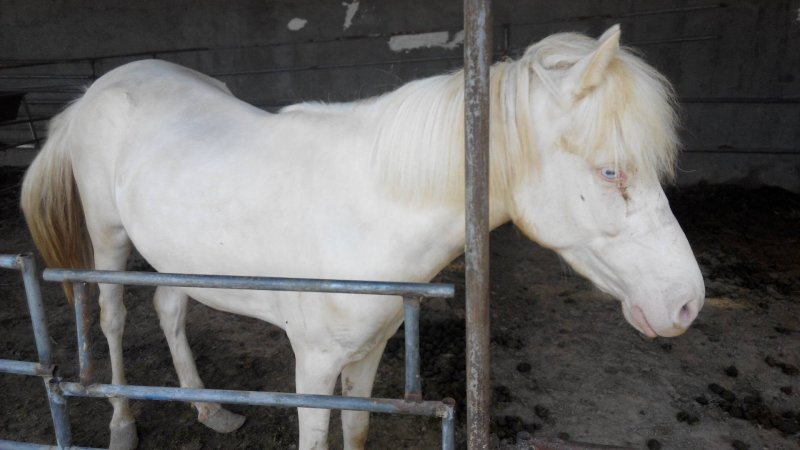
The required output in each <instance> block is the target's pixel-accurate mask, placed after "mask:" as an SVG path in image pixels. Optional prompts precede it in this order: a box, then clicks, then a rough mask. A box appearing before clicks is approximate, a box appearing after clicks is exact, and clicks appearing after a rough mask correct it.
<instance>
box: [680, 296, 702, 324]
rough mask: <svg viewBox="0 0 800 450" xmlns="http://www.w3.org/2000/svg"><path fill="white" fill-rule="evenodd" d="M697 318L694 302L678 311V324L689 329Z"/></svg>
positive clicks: (688, 303)
mask: <svg viewBox="0 0 800 450" xmlns="http://www.w3.org/2000/svg"><path fill="white" fill-rule="evenodd" d="M695 317H697V310H696V308H695V307H694V301H690V302H687V303H686V304H685V305H683V306H682V307H681V310H680V311H678V323H679V324H681V325H683V326H686V327H688V326H689V324H691V323H692V321H693V320H694V318H695Z"/></svg>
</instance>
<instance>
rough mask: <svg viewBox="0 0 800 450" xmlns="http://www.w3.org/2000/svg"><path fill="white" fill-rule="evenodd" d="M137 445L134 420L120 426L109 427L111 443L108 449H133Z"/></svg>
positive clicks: (137, 439)
mask: <svg viewBox="0 0 800 450" xmlns="http://www.w3.org/2000/svg"><path fill="white" fill-rule="evenodd" d="M137 445H139V438H138V436H136V422H130V423H127V424H125V425H123V426H121V427H111V444H109V446H108V450H133V449H135V448H136V446H137Z"/></svg>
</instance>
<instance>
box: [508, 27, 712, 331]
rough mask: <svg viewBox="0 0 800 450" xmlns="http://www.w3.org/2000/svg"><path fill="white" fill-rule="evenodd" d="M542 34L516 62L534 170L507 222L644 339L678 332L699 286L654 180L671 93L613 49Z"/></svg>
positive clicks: (606, 42)
mask: <svg viewBox="0 0 800 450" xmlns="http://www.w3.org/2000/svg"><path fill="white" fill-rule="evenodd" d="M619 37H620V31H619V27H617V26H614V27H612V28H611V29H609V30H608V31H606V32H605V33H604V34H603V36H601V37H600V38H599V39H598V40H594V39H591V38H587V37H585V36H582V35H578V34H559V35H553V36H551V37H549V38H546V39H544V40H543V41H541V42H539V43H537V44H535V45H533V46H531V47H530V48H529V49H528V50H527V51H526V53H525V55H524V56H523V57H522V59H521V60H520V63H522V64H525V66H526V67H527V68H528V72H529V74H530V82H529V90H530V91H529V99H530V102H529V111H528V112H527V114H528V115H529V121H528V122H529V123H530V124H531V127H532V128H531V129H530V130H527V131H526V135H528V136H531V138H530V139H531V140H532V143H533V145H534V146H535V152H534V153H535V154H536V158H534V159H535V163H532V164H531V165H532V166H534V167H532V168H530V170H528V171H525V172H524V173H523V174H522V175H520V176H519V177H517V179H516V180H515V182H514V186H513V187H512V188H511V190H510V194H509V196H508V200H507V202H508V205H509V209H510V214H511V218H512V220H513V221H514V222H515V223H516V225H517V226H518V227H519V228H521V229H522V230H523V232H525V233H526V234H527V235H528V236H529V237H530V238H532V239H533V240H535V241H537V242H539V243H540V244H541V245H543V246H545V247H548V248H551V249H553V250H555V251H556V252H557V253H558V254H559V255H560V256H561V257H562V258H564V259H565V260H566V261H567V262H568V263H569V264H570V265H571V266H572V268H573V269H575V270H576V271H577V272H579V273H580V274H582V275H584V276H586V277H587V278H588V279H589V280H591V281H592V282H593V283H594V284H595V285H596V286H597V287H598V288H599V289H600V290H602V291H604V292H606V293H608V294H611V295H612V296H614V297H616V298H617V299H619V300H620V301H621V302H622V309H623V312H624V315H625V318H626V319H627V320H628V322H630V323H631V325H633V326H634V327H635V328H636V329H637V330H639V331H640V332H642V333H644V334H645V335H647V336H650V337H655V336H657V335H658V336H666V337H669V336H677V335H680V334H682V333H683V332H684V331H685V330H686V329H687V327H689V325H690V324H691V323H692V321H693V320H694V319H695V317H696V316H697V313H698V312H699V311H700V309H701V308H702V306H703V301H704V297H705V287H704V284H703V277H702V275H701V273H700V269H699V267H698V265H697V262H696V260H695V258H694V255H693V253H692V249H691V247H690V246H689V242H688V241H687V239H686V236H685V235H684V233H683V231H682V230H681V228H680V226H679V225H678V222H677V221H676V219H675V217H674V216H673V214H672V211H671V210H670V207H669V203H668V201H667V198H666V196H665V194H664V191H663V189H662V187H661V181H662V180H664V179H665V178H667V179H668V178H669V177H671V176H672V171H673V167H674V163H675V155H676V148H677V137H676V131H675V126H676V119H675V112H674V102H673V96H672V91H671V88H670V87H669V84H668V83H667V82H666V81H665V79H664V78H663V77H662V76H661V75H660V74H658V73H657V72H656V71H655V70H654V69H653V68H651V67H650V66H648V65H647V64H645V63H644V62H643V61H642V60H641V59H640V58H639V57H637V56H636V55H634V54H633V53H632V52H631V51H629V50H627V49H624V48H621V47H620V45H619Z"/></svg>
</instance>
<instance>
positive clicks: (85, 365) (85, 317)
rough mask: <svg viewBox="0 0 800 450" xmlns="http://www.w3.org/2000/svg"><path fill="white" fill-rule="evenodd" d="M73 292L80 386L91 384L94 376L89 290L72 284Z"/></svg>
mask: <svg viewBox="0 0 800 450" xmlns="http://www.w3.org/2000/svg"><path fill="white" fill-rule="evenodd" d="M72 289H73V291H74V292H75V326H76V328H77V330H78V363H79V365H80V371H81V373H80V380H81V384H82V385H84V386H88V385H90V384H92V377H93V375H94V360H93V359H92V349H91V339H90V334H89V333H90V329H91V321H92V320H91V316H90V315H89V288H88V285H87V284H86V283H82V282H79V283H73V284H72Z"/></svg>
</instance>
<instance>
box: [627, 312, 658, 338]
mask: <svg viewBox="0 0 800 450" xmlns="http://www.w3.org/2000/svg"><path fill="white" fill-rule="evenodd" d="M631 319H633V322H634V324H636V327H637V328H638V329H639V331H641V332H642V333H644V335H645V336H647V337H649V338H655V337H658V333H656V332H655V330H653V327H651V326H650V322H648V321H647V317H646V316H645V315H644V311H642V308H639V307H638V306H634V307H632V308H631Z"/></svg>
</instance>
